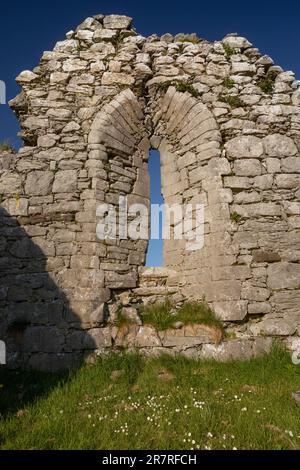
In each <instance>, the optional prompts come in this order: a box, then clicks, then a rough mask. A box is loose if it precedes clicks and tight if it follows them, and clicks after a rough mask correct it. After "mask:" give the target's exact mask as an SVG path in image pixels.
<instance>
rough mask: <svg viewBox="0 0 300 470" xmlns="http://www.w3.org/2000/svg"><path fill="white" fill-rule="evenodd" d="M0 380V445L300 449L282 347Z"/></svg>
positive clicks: (294, 377) (299, 419)
mask: <svg viewBox="0 0 300 470" xmlns="http://www.w3.org/2000/svg"><path fill="white" fill-rule="evenodd" d="M116 370H119V371H122V372H123V373H121V374H119V376H118V377H119V378H117V379H115V380H113V379H112V378H111V374H112V372H113V371H116ZM0 383H2V384H3V386H2V388H1V389H0V411H1V413H2V415H1V419H0V448H1V449H112V450H114V449H149V450H151V449H166V450H168V449H171V450H174V449H191V448H194V449H197V448H200V449H205V448H210V449H233V448H237V449H299V448H300V407H299V406H297V405H296V403H295V402H294V401H293V399H292V398H291V393H292V392H293V391H295V390H297V389H299V388H300V386H299V385H300V366H296V365H293V364H292V362H291V359H290V357H289V356H288V355H287V354H286V353H284V352H283V351H281V350H278V349H274V350H273V352H272V353H271V354H270V355H268V356H263V357H261V358H257V359H254V360H251V361H249V362H230V363H226V364H221V363H216V362H214V361H203V362H200V361H195V360H190V359H186V358H184V357H182V356H181V357H175V358H172V357H169V356H162V357H160V358H152V359H143V358H141V357H140V356H138V355H136V354H126V355H110V356H107V357H105V358H102V359H99V361H98V363H97V364H96V365H94V366H84V367H83V368H81V369H80V370H78V371H76V372H73V373H70V375H69V376H62V375H50V374H42V373H29V372H19V373H16V372H5V373H3V374H2V378H1V380H0Z"/></svg>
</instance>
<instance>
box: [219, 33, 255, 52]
mask: <svg viewBox="0 0 300 470" xmlns="http://www.w3.org/2000/svg"><path fill="white" fill-rule="evenodd" d="M222 42H223V43H224V44H228V46H230V47H233V48H235V47H236V48H238V49H247V48H249V47H252V44H251V42H249V41H248V39H246V38H244V37H242V36H230V35H228V36H226V37H225V38H224V39H223V41H222Z"/></svg>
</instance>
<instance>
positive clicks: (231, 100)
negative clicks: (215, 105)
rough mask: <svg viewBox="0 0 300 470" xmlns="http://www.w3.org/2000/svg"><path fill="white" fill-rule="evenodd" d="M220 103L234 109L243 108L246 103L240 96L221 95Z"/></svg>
mask: <svg viewBox="0 0 300 470" xmlns="http://www.w3.org/2000/svg"><path fill="white" fill-rule="evenodd" d="M218 99H219V101H221V102H222V103H226V104H228V105H229V106H230V107H231V108H232V109H236V108H242V107H243V106H245V103H244V102H243V101H242V100H241V99H240V98H239V97H238V96H231V95H220V96H219V98H218Z"/></svg>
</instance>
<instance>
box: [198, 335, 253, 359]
mask: <svg viewBox="0 0 300 470" xmlns="http://www.w3.org/2000/svg"><path fill="white" fill-rule="evenodd" d="M252 355H253V353H252V344H251V341H246V340H231V341H226V342H223V343H221V344H218V345H215V344H204V345H203V347H202V350H201V354H200V357H201V358H203V359H216V360H217V361H220V362H227V361H232V360H239V361H240V360H244V361H245V360H249V359H251V357H252Z"/></svg>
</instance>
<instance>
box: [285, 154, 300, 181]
mask: <svg viewBox="0 0 300 470" xmlns="http://www.w3.org/2000/svg"><path fill="white" fill-rule="evenodd" d="M281 170H282V172H283V173H300V155H299V157H287V158H283V159H282V160H281ZM295 176H296V175H295Z"/></svg>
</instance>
